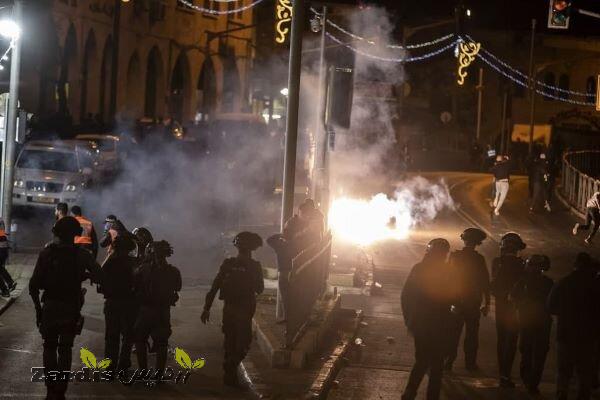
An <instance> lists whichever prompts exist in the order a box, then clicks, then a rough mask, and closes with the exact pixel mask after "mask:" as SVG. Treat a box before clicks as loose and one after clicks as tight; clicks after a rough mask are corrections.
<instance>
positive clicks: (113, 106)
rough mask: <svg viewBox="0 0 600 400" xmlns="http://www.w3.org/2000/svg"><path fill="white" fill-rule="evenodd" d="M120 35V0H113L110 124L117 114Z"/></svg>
mask: <svg viewBox="0 0 600 400" xmlns="http://www.w3.org/2000/svg"><path fill="white" fill-rule="evenodd" d="M120 33H121V0H115V15H114V17H113V51H112V60H111V61H112V65H111V71H110V103H109V105H108V116H109V118H110V119H111V122H112V121H113V120H114V118H115V115H116V113H117V88H118V80H119V41H120V40H119V37H120Z"/></svg>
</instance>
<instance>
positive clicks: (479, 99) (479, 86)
mask: <svg viewBox="0 0 600 400" xmlns="http://www.w3.org/2000/svg"><path fill="white" fill-rule="evenodd" d="M482 102H483V68H479V83H478V84H477V135H476V139H477V142H478V143H479V140H480V139H481V108H482Z"/></svg>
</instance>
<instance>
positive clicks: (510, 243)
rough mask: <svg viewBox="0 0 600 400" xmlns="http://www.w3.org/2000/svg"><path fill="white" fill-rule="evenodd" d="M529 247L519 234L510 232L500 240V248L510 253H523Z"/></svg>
mask: <svg viewBox="0 0 600 400" xmlns="http://www.w3.org/2000/svg"><path fill="white" fill-rule="evenodd" d="M526 247H527V245H526V244H525V242H524V241H523V239H521V236H519V234H518V233H515V232H508V233H507V234H505V235H504V236H502V239H501V240H500V248H501V249H504V250H508V251H521V250H525V248H526Z"/></svg>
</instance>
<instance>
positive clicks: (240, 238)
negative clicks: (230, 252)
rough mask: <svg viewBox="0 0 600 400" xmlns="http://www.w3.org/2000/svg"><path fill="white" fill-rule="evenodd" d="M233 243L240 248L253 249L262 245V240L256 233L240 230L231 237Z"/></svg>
mask: <svg viewBox="0 0 600 400" xmlns="http://www.w3.org/2000/svg"><path fill="white" fill-rule="evenodd" d="M233 245H234V246H235V247H237V248H238V249H240V250H250V251H254V250H256V249H258V248H259V247H261V246H262V245H263V240H262V238H261V237H260V236H259V235H257V234H256V233H253V232H240V233H238V234H237V235H236V236H235V238H233Z"/></svg>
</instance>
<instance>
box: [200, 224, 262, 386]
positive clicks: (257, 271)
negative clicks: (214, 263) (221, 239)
mask: <svg viewBox="0 0 600 400" xmlns="http://www.w3.org/2000/svg"><path fill="white" fill-rule="evenodd" d="M233 244H234V245H235V247H237V249H238V255H237V257H232V258H228V259H226V260H225V261H224V262H223V264H222V265H221V267H220V268H219V272H218V273H217V276H216V277H215V280H214V281H213V284H212V287H211V288H210V291H209V292H208V293H207V294H206V301H205V303H204V311H203V312H202V316H201V320H202V322H203V323H206V322H207V321H208V320H209V318H210V307H211V306H212V303H213V301H214V299H215V296H216V294H217V292H219V299H221V300H223V301H224V302H225V304H224V307H223V334H224V335H225V343H224V347H225V359H224V362H223V370H224V377H223V382H224V383H225V385H228V386H233V387H237V386H239V381H238V376H237V370H238V366H239V365H240V363H241V362H242V360H243V359H244V358H245V357H246V354H247V353H248V350H249V349H250V342H251V341H252V317H253V316H254V312H255V311H256V295H258V294H260V293H262V292H263V290H264V282H263V275H262V268H261V265H260V262H258V261H256V260H254V259H252V252H253V251H254V250H256V249H258V248H259V247H261V246H262V238H261V237H260V236H258V235H257V234H256V233H252V232H241V233H239V234H238V235H237V236H236V237H235V238H234V240H233Z"/></svg>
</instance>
